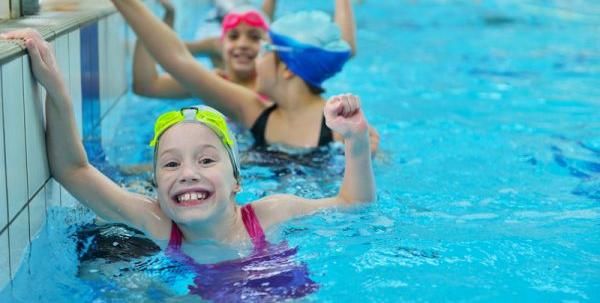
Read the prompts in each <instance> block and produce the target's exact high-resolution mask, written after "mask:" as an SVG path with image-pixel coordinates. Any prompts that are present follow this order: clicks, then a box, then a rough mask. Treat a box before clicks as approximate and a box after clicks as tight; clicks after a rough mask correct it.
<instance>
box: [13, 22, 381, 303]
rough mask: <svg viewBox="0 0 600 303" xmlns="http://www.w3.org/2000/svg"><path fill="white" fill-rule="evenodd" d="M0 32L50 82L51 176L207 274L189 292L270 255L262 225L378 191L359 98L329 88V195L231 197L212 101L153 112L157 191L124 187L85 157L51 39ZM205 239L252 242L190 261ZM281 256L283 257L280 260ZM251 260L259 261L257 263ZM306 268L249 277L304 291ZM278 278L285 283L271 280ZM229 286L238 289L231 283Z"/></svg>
mask: <svg viewBox="0 0 600 303" xmlns="http://www.w3.org/2000/svg"><path fill="white" fill-rule="evenodd" d="M3 37H4V38H8V39H21V40H23V41H24V43H25V46H26V48H27V51H28V52H29V55H30V57H31V66H32V70H33V73H34V76H35V78H36V79H37V81H38V82H39V83H40V84H41V85H43V86H44V87H45V88H46V91H47V100H46V120H47V128H46V129H47V130H46V144H47V152H48V160H49V165H50V169H51V172H52V175H53V176H54V178H55V179H56V180H58V182H60V183H61V184H62V185H63V186H64V187H65V188H66V189H67V190H68V191H69V192H70V193H71V194H73V195H74V196H75V197H76V198H77V199H78V200H79V201H81V202H82V203H83V204H84V205H86V206H88V207H89V208H91V209H92V210H93V211H94V212H95V213H96V214H98V215H99V216H100V217H102V218H104V219H106V220H108V221H111V222H120V223H125V224H128V225H130V226H132V227H134V228H136V229H139V230H141V231H143V232H144V233H145V234H146V235H147V236H148V237H150V238H151V239H153V240H154V241H156V243H157V244H158V245H159V246H160V247H161V248H164V249H166V252H167V253H169V254H171V255H173V256H174V257H175V258H178V259H179V260H181V261H182V262H187V263H190V264H191V265H190V266H191V267H192V268H194V270H197V271H198V272H199V273H201V272H202V273H207V275H208V278H207V276H206V275H205V276H204V279H201V278H198V280H197V281H196V280H195V284H194V286H193V287H190V291H191V292H192V293H195V292H197V293H198V294H200V295H202V296H203V298H208V299H215V297H213V296H219V297H218V298H221V295H224V294H222V293H220V292H218V293H215V292H217V290H215V289H214V287H211V284H210V283H212V282H211V281H213V282H214V281H216V280H218V281H223V283H228V282H227V281H231V279H229V278H230V277H231V276H232V274H231V268H232V267H233V268H238V267H240V266H238V265H241V267H244V266H250V267H252V266H251V265H252V264H256V262H261V261H265V259H267V261H269V262H266V263H267V264H269V263H270V260H271V259H270V258H272V257H273V256H272V255H269V254H267V255H265V254H264V252H265V251H269V249H271V248H269V247H270V246H269V245H267V244H268V242H267V241H266V239H265V234H264V230H266V229H268V228H270V227H272V226H274V225H276V224H278V223H280V222H283V221H286V220H289V219H291V218H294V217H297V216H302V215H307V214H311V213H313V212H315V211H317V210H319V209H323V208H326V207H334V206H343V205H351V204H358V203H360V202H369V201H373V200H374V199H375V184H374V177H373V171H372V166H371V152H370V148H369V138H368V133H367V121H366V119H365V117H364V114H363V112H362V109H361V107H360V103H359V100H358V98H357V97H355V96H352V95H342V96H335V97H332V98H331V99H330V100H329V101H328V102H327V104H326V106H325V108H324V115H325V119H326V123H327V125H328V126H329V127H330V128H331V129H333V130H334V131H335V132H336V133H338V134H339V135H340V136H341V137H342V138H343V140H344V141H345V153H346V164H345V172H344V179H343V182H342V185H341V187H340V191H339V194H338V195H337V196H335V197H328V198H323V199H306V198H302V197H298V196H294V195H272V196H267V197H264V198H262V199H260V200H257V201H253V202H251V203H249V204H247V205H245V206H239V205H238V204H237V203H236V201H235V198H236V194H237V193H238V192H239V191H240V190H241V180H240V171H239V164H238V155H237V148H236V142H235V140H234V137H233V136H232V135H231V134H230V133H229V131H228V127H227V123H226V122H225V119H224V117H223V116H222V115H221V114H220V113H218V112H217V111H216V110H213V109H211V108H209V107H198V108H187V109H182V110H178V111H173V112H168V113H165V114H163V115H161V116H160V117H159V118H158V119H157V121H156V124H155V126H154V138H153V139H152V141H151V142H150V145H151V146H153V147H154V151H155V152H154V155H155V156H154V179H155V181H156V189H157V198H153V197H148V196H144V195H140V194H135V193H132V192H128V191H127V190H125V189H123V188H121V187H120V186H119V185H117V184H116V183H114V182H113V181H111V180H110V179H109V178H107V177H106V176H104V175H103V174H102V173H101V172H100V171H98V170H97V169H96V168H95V167H93V166H92V165H91V164H90V163H89V162H88V160H87V155H86V153H85V151H84V149H83V146H82V144H81V138H80V137H79V135H78V132H77V127H76V124H75V118H74V114H73V108H72V104H71V100H70V96H69V95H68V89H67V88H66V87H65V84H64V82H63V79H62V78H61V76H60V72H59V71H58V68H57V64H56V59H55V57H54V54H53V52H52V50H51V49H50V47H49V44H48V43H47V42H46V41H44V40H43V38H42V37H41V36H40V35H39V33H37V32H35V31H32V30H19V31H14V32H11V33H7V34H4V35H3ZM205 240H212V241H216V242H219V243H225V244H243V243H247V242H251V243H252V244H253V247H254V250H255V252H256V254H255V255H254V256H253V257H252V258H249V259H244V260H241V261H239V262H237V263H235V265H234V264H233V263H231V262H224V263H219V264H216V265H200V264H197V263H195V261H194V260H195V259H197V258H200V257H201V255H202V253H203V251H202V250H198V249H197V247H198V246H199V245H201V244H200V243H202V242H203V241H205ZM294 253H295V250H294V249H284V250H283V251H282V250H278V253H277V255H278V256H280V257H285V258H289V257H290V256H292V255H293V254H294ZM271 263H272V262H271ZM275 263H277V262H275ZM261 264H262V263H261ZM277 264H280V263H277ZM281 264H287V265H286V266H289V262H286V261H282V263H281ZM263 265H264V264H263ZM271 266H273V265H271ZM253 268H256V270H258V271H260V270H262V269H261V268H262V267H261V266H256V267H253ZM305 271H306V270H305V268H303V267H302V266H300V267H293V268H288V269H286V270H283V271H282V270H273V272H269V274H265V275H263V277H271V276H273V278H269V279H267V280H266V281H257V280H254V282H256V283H254V284H252V285H249V286H248V285H246V286H248V287H250V288H251V289H252V290H254V291H256V292H257V293H260V292H270V294H272V295H274V296H276V297H277V296H279V292H281V294H282V296H283V297H282V298H285V297H286V296H288V295H290V296H291V297H296V295H297V296H302V295H304V294H306V293H310V292H313V291H314V290H315V289H316V285H315V284H314V282H312V280H310V278H308V276H307V275H305V274H302V273H305ZM236 273H237V274H239V272H236ZM245 274H246V275H249V276H250V275H252V274H259V272H251V273H248V272H245ZM199 276H200V275H199ZM259 276H260V274H259ZM212 278H214V279H212ZM211 279H212V280H211ZM215 279H216V280H215ZM265 279H266V278H265ZM259 282H260V283H259ZM267 282H268V283H267ZM265 283H266V284H265ZM277 283H282V284H281V285H283V286H281V287H279V288H278V287H274V286H273V285H275V284H277ZM219 285H221V284H219ZM265 285H266V286H265ZM230 286H231V290H232V291H236V290H235V289H236V286H235V284H232V285H230ZM239 288H240V287H237V289H239ZM237 291H239V290H237ZM288 297H289V296H288ZM224 301H227V298H226V299H224Z"/></svg>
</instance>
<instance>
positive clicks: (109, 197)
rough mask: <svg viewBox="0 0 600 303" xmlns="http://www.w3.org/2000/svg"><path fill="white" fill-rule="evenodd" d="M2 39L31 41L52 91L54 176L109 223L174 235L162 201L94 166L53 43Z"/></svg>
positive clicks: (49, 118)
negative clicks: (126, 186) (122, 184)
mask: <svg viewBox="0 0 600 303" xmlns="http://www.w3.org/2000/svg"><path fill="white" fill-rule="evenodd" d="M2 36H3V38H6V39H20V40H23V41H25V46H26V47H27V51H28V52H29V56H30V58H31V68H32V70H33V74H34V76H35V78H36V80H37V81H38V82H39V83H40V84H42V86H44V88H45V89H46V91H47V99H46V123H47V124H46V147H47V154H48V161H49V165H50V170H51V173H52V175H53V177H54V178H55V179H56V180H57V181H58V182H60V183H61V184H62V185H63V186H64V187H65V188H66V189H67V190H68V191H69V192H70V193H71V194H73V195H74V196H75V197H76V198H77V200H79V201H80V202H81V203H83V204H84V205H86V206H88V207H90V208H91V209H92V210H93V211H94V212H96V214H98V215H99V216H100V217H102V218H103V219H106V220H109V221H113V222H121V223H125V224H128V225H131V226H133V227H135V228H138V229H140V230H143V231H145V232H147V233H148V235H149V236H153V237H161V238H165V237H168V234H167V235H162V234H161V231H162V233H163V234H164V231H168V227H167V226H163V225H164V224H165V223H163V222H161V221H164V219H165V218H166V216H165V215H164V214H163V212H162V211H161V210H160V207H159V206H158V203H156V202H155V201H153V200H152V199H150V198H148V197H146V196H143V195H137V194H133V193H130V192H128V191H126V190H125V189H123V188H121V187H120V186H118V185H117V184H115V183H114V182H113V181H111V180H110V179H109V178H107V177H106V176H104V175H103V174H102V173H101V172H100V171H98V170H97V169H96V168H95V167H93V166H92V165H90V163H89V162H88V159H87V155H86V153H85V150H84V149H83V145H82V143H81V138H80V136H79V133H78V131H77V126H76V123H75V118H74V115H73V106H72V104H71V98H70V97H69V94H68V92H67V88H66V87H65V84H64V82H63V79H62V78H61V75H60V72H59V70H58V67H57V64H56V59H55V57H54V54H53V52H52V49H51V47H50V44H49V43H47V42H46V41H44V40H43V38H42V37H41V35H40V34H39V33H38V32H36V31H33V30H30V29H25V30H19V31H14V32H10V33H7V34H4V35H2ZM5 101H10V100H5ZM27 101H30V100H27Z"/></svg>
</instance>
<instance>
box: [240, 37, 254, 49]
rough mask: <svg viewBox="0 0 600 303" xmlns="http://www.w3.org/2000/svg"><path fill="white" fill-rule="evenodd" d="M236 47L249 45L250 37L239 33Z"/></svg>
mask: <svg viewBox="0 0 600 303" xmlns="http://www.w3.org/2000/svg"><path fill="white" fill-rule="evenodd" d="M237 42H238V45H237V46H238V47H246V48H247V47H250V44H251V43H252V39H250V37H248V35H241V36H240V38H239V39H238V41H237Z"/></svg>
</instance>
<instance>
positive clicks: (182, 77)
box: [112, 0, 264, 127]
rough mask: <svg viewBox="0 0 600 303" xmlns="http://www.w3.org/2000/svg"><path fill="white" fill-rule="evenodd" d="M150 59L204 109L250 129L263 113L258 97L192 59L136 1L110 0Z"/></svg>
mask: <svg viewBox="0 0 600 303" xmlns="http://www.w3.org/2000/svg"><path fill="white" fill-rule="evenodd" d="M112 2H113V4H114V5H115V7H116V8H117V9H118V10H119V11H120V12H121V14H122V15H123V17H124V18H125V20H127V22H128V23H129V25H130V26H131V28H132V29H133V30H134V31H135V33H136V34H137V36H138V38H139V39H140V40H142V43H143V44H144V46H145V47H146V49H147V50H148V52H150V54H151V55H152V57H153V58H154V59H156V61H157V62H158V63H159V64H160V65H161V66H162V67H163V68H164V69H165V70H166V71H167V72H168V73H169V74H171V75H172V76H173V77H174V78H175V79H176V80H177V81H178V82H179V83H181V84H183V86H184V87H185V88H186V89H187V90H188V91H190V92H191V93H193V94H194V95H196V96H198V97H200V98H202V100H203V101H204V102H205V103H207V104H208V105H210V106H212V107H215V108H216V109H218V110H220V111H222V112H224V113H225V114H226V115H228V116H230V117H232V118H234V119H236V120H238V121H240V122H242V123H243V124H244V125H245V126H246V127H250V126H251V125H252V124H253V123H254V121H255V120H256V118H257V117H258V115H260V113H261V112H262V110H263V109H264V107H263V105H262V104H261V103H260V99H259V97H258V95H257V94H256V93H255V92H254V91H252V90H250V89H247V88H244V87H242V86H240V85H237V84H233V83H231V82H229V81H227V80H224V79H222V78H220V77H218V76H217V75H215V74H213V73H212V72H211V71H209V70H207V69H206V68H204V67H203V66H202V65H201V64H200V63H199V62H198V61H196V60H195V59H194V57H193V56H192V54H191V53H190V52H189V51H188V50H187V48H186V46H185V44H184V43H183V42H182V41H181V40H180V39H179V37H177V34H176V33H175V32H173V30H171V28H169V26H167V25H166V24H164V23H163V22H161V20H159V19H158V18H156V17H155V16H154V15H153V14H152V12H151V11H150V10H149V9H148V8H147V7H146V6H145V5H144V4H143V3H141V2H140V1H139V0H112Z"/></svg>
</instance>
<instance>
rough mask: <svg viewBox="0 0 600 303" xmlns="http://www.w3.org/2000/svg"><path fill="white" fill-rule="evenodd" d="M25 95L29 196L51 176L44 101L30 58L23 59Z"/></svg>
mask: <svg viewBox="0 0 600 303" xmlns="http://www.w3.org/2000/svg"><path fill="white" fill-rule="evenodd" d="M23 95H24V99H25V106H24V107H25V117H26V118H25V134H26V135H25V141H26V144H27V179H28V180H27V182H28V183H27V184H28V189H29V193H28V198H29V199H31V198H32V197H33V195H34V194H35V193H36V192H37V191H38V190H39V189H40V188H41V187H42V186H44V183H45V182H46V180H47V179H48V178H49V177H50V168H49V167H48V158H47V157H46V137H45V133H44V102H43V100H42V98H41V95H40V89H39V84H38V83H37V81H36V80H35V78H34V77H33V74H32V73H31V69H30V68H29V60H27V59H25V60H23Z"/></svg>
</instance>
